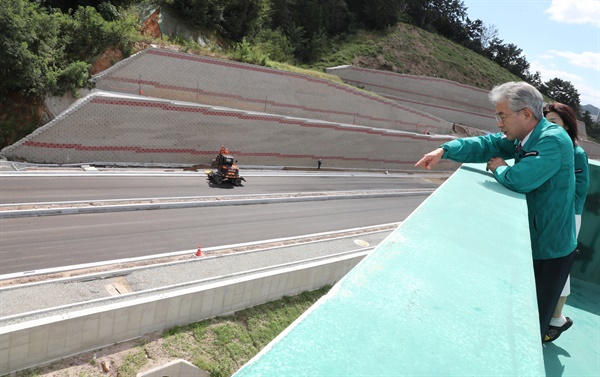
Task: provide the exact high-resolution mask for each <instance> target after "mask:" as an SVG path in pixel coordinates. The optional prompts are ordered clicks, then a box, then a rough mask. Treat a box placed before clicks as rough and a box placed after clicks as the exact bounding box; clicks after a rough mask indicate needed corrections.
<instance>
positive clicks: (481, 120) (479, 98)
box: [327, 65, 498, 132]
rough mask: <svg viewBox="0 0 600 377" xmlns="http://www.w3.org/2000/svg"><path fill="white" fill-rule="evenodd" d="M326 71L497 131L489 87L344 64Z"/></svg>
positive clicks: (450, 117)
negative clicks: (477, 86) (482, 87)
mask: <svg viewBox="0 0 600 377" xmlns="http://www.w3.org/2000/svg"><path fill="white" fill-rule="evenodd" d="M327 73H330V74H333V75H336V76H338V77H340V78H341V79H342V80H343V81H344V82H345V83H347V84H350V85H354V86H358V87H360V88H364V89H366V90H370V91H372V92H374V93H377V94H379V95H381V96H384V97H386V98H389V99H392V100H394V101H396V102H398V103H399V104H402V105H405V106H410V107H413V108H415V109H419V110H422V111H425V112H427V113H429V114H432V115H435V116H438V117H440V118H442V119H445V120H447V121H450V122H453V123H460V124H463V125H466V126H469V127H474V128H479V129H482V130H487V131H490V132H497V131H498V127H497V125H496V120H495V119H494V116H493V114H494V106H493V105H492V104H491V103H490V102H489V100H488V92H489V91H488V90H484V89H480V88H476V87H473V86H469V85H464V84H459V83H457V82H454V81H450V80H445V79H440V78H436V77H426V76H413V75H405V74H399V73H394V72H387V71H379V70H374V69H367V68H360V67H354V66H351V65H345V66H340V67H333V68H328V69H327Z"/></svg>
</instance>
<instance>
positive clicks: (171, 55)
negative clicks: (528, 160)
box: [105, 49, 443, 127]
mask: <svg viewBox="0 0 600 377" xmlns="http://www.w3.org/2000/svg"><path fill="white" fill-rule="evenodd" d="M146 51H147V54H150V55H158V56H164V57H169V58H173V59H180V60H187V61H195V62H198V63H202V64H211V65H217V66H223V67H230V68H236V69H240V70H245V71H255V72H261V73H266V74H270V75H277V76H284V77H293V78H295V79H299V80H303V81H308V82H311V83H315V84H320V85H325V86H328V87H330V88H333V89H335V90H341V91H344V92H347V93H350V94H352V95H355V96H360V97H363V98H365V99H367V100H369V101H375V102H378V103H381V104H384V105H386V106H392V107H395V108H397V109H400V110H403V111H406V112H410V113H413V114H417V115H419V116H422V117H424V118H427V119H429V120H432V121H436V122H439V121H443V120H442V119H440V118H437V117H434V116H432V115H430V114H427V113H425V112H421V111H416V110H415V109H411V108H406V107H404V106H401V105H399V104H397V103H394V102H388V101H386V100H384V99H382V98H378V97H375V96H372V95H369V94H367V93H363V92H360V91H357V90H354V89H352V88H348V87H346V86H343V85H340V84H336V83H333V82H331V81H329V80H324V79H319V78H315V77H312V76H308V75H302V74H299V73H294V72H288V71H280V70H276V69H270V68H264V67H260V66H255V65H251V64H243V63H237V62H231V61H228V60H219V59H212V58H207V57H202V56H199V55H191V54H181V53H177V52H171V51H162V50H156V49H149V50H146ZM105 79H106V80H113V81H124V82H131V83H135V84H145V85H153V86H156V87H159V88H164V89H171V90H182V91H188V92H194V93H196V92H197V91H198V89H197V88H191V87H179V86H175V85H167V84H161V83H158V82H152V81H147V80H139V79H130V78H125V77H117V76H114V75H108V76H107V77H105ZM204 93H207V94H211V95H218V96H223V97H228V96H229V95H227V94H222V93H213V92H204ZM230 98H239V99H243V100H245V101H248V102H259V103H264V101H262V100H255V99H249V98H244V97H241V96H231V97H230ZM270 104H271V105H272V106H280V107H290V108H294V106H293V105H290V104H279V103H274V102H273V103H270ZM300 108H302V107H300ZM302 109H306V110H309V111H320V112H323V110H321V109H308V108H302ZM341 114H349V115H356V114H352V113H344V112H342V113H341ZM360 116H361V117H364V118H365V119H368V117H365V116H363V115H360ZM388 121H389V120H388ZM430 127H435V126H430Z"/></svg>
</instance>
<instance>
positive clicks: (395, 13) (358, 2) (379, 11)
mask: <svg viewBox="0 0 600 377" xmlns="http://www.w3.org/2000/svg"><path fill="white" fill-rule="evenodd" d="M405 2H406V0H346V4H347V5H348V9H349V10H350V11H351V12H352V13H353V14H354V15H355V17H356V20H357V21H358V22H359V23H360V24H362V25H364V26H366V27H367V28H369V29H375V30H383V29H385V28H386V27H388V26H391V25H394V24H395V23H396V22H398V17H399V16H400V14H401V13H402V11H403V10H404V9H405Z"/></svg>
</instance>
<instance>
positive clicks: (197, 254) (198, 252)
mask: <svg viewBox="0 0 600 377" xmlns="http://www.w3.org/2000/svg"><path fill="white" fill-rule="evenodd" d="M196 256H197V257H201V256H202V244H198V251H196Z"/></svg>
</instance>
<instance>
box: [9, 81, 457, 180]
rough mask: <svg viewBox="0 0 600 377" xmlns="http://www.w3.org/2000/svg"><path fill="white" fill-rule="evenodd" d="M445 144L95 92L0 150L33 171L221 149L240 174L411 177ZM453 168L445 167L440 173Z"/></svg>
mask: <svg viewBox="0 0 600 377" xmlns="http://www.w3.org/2000/svg"><path fill="white" fill-rule="evenodd" d="M450 139H451V137H449V136H441V135H423V134H415V133H409V132H402V131H394V130H385V129H376V128H372V127H362V126H353V125H347V124H341V123H332V122H325V121H318V120H309V119H301V118H291V117H285V116H280V115H272V114H266V113H257V112H248V111H241V110H233V109H227V108H217V107H211V106H202V105H199V104H195V103H189V102H176V101H168V100H162V99H156V98H147V97H143V96H124V95H116V94H114V93H112V94H111V93H105V92H101V91H97V92H94V93H92V94H90V95H88V96H87V97H85V98H84V99H82V100H81V101H79V102H78V103H77V104H76V106H74V107H73V108H71V109H69V110H68V111H66V112H64V113H63V114H61V116H59V117H57V118H56V119H55V120H53V121H52V122H50V123H48V124H47V125H45V126H44V127H42V128H40V129H38V130H36V131H35V132H34V133H32V134H31V135H29V136H27V137H26V138H24V139H22V140H20V141H19V142H17V143H15V144H13V145H11V146H9V147H7V148H5V149H3V150H2V151H1V154H2V155H4V156H6V157H7V158H9V159H11V160H25V161H28V162H35V163H58V164H69V163H92V162H97V163H98V162H113V163H115V162H125V163H173V164H201V163H207V164H208V163H210V162H211V161H212V159H213V158H214V157H215V156H216V154H217V152H218V150H219V148H220V146H221V145H225V146H227V148H228V149H229V150H230V151H231V152H232V154H234V155H235V157H236V158H237V159H238V161H239V163H240V165H242V166H244V165H245V166H249V165H254V166H300V167H307V166H308V167H316V161H317V160H318V159H322V160H323V163H324V165H323V167H324V168H361V169H362V168H364V169H387V170H396V169H414V163H415V161H416V160H418V159H419V158H420V156H422V155H423V154H424V153H426V152H429V151H430V150H432V149H434V148H436V147H437V146H439V145H440V144H442V143H443V142H445V141H447V140H450ZM456 166H458V165H457V164H455V163H453V162H444V163H443V164H442V168H443V169H453V168H455V167H456Z"/></svg>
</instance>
